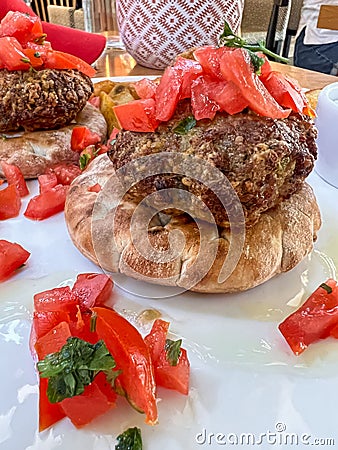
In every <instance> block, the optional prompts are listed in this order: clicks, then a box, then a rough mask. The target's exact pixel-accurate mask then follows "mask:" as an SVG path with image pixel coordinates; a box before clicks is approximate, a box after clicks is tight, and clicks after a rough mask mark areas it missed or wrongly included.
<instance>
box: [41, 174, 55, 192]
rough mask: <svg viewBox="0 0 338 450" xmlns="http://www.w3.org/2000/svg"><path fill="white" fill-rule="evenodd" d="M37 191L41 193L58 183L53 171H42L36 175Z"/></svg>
mask: <svg viewBox="0 0 338 450" xmlns="http://www.w3.org/2000/svg"><path fill="white" fill-rule="evenodd" d="M38 183H39V191H40V194H43V193H44V192H46V191H49V190H50V189H52V188H54V187H55V186H56V185H57V184H58V179H57V177H56V175H55V173H54V172H50V173H44V174H42V175H39V176H38Z"/></svg>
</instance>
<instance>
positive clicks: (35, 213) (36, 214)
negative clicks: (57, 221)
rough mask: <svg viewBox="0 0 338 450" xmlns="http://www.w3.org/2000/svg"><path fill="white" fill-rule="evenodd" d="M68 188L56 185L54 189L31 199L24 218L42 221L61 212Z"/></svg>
mask: <svg viewBox="0 0 338 450" xmlns="http://www.w3.org/2000/svg"><path fill="white" fill-rule="evenodd" d="M68 189H69V186H62V185H60V184H58V185H57V186H55V187H54V188H51V189H50V190H48V191H46V192H43V193H42V194H39V195H36V196H35V197H33V198H31V199H30V201H29V203H28V206H27V209H26V211H25V212H24V215H25V217H27V218H28V219H32V220H44V219H47V218H48V217H50V216H53V215H54V214H57V213H59V212H61V211H63V209H64V207H65V202H66V195H67V191H68Z"/></svg>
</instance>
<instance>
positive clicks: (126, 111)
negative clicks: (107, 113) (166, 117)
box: [114, 98, 159, 132]
mask: <svg viewBox="0 0 338 450" xmlns="http://www.w3.org/2000/svg"><path fill="white" fill-rule="evenodd" d="M114 112H115V114H116V117H117V120H118V121H119V124H120V125H121V128H124V129H125V130H129V131H139V132H148V131H155V130H156V128H157V127H158V125H159V121H158V120H157V119H156V117H155V100H154V99H152V98H148V99H145V100H134V101H131V102H129V103H124V104H122V105H117V106H114Z"/></svg>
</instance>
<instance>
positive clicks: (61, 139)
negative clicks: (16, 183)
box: [0, 103, 107, 179]
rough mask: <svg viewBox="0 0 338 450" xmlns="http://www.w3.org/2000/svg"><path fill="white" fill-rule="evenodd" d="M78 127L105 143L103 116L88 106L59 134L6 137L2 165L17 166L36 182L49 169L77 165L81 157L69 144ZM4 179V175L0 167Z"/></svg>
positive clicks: (1, 143) (0, 152)
mask: <svg viewBox="0 0 338 450" xmlns="http://www.w3.org/2000/svg"><path fill="white" fill-rule="evenodd" d="M78 125H81V126H86V127H88V128H89V129H90V130H91V131H93V132H95V133H98V134H99V135H100V136H101V137H102V139H105V138H106V134H107V124H106V121H105V119H104V117H103V115H102V114H101V113H100V111H99V110H98V109H96V108H95V107H94V106H92V105H91V104H89V103H87V105H86V106H85V107H84V109H83V110H82V111H81V112H80V113H79V114H78V116H77V117H76V120H75V122H74V123H72V124H70V125H68V126H66V127H63V128H59V129H57V130H45V131H32V132H22V133H18V132H13V133H4V134H3V135H2V136H3V139H0V161H5V162H7V163H8V164H15V165H16V166H18V167H19V168H20V169H21V172H22V173H23V176H24V177H25V178H26V179H29V178H36V177H37V176H38V175H41V174H42V173H44V172H45V171H46V169H47V168H48V167H51V166H54V165H55V164H57V163H60V162H67V163H69V162H74V163H76V162H77V161H78V160H79V154H78V153H76V152H73V151H72V149H71V148H70V140H71V135H72V130H73V128H74V127H75V126H78ZM6 136H8V138H7V137H6ZM11 136H13V137H11ZM1 176H4V175H3V173H2V171H1V165H0V177H1Z"/></svg>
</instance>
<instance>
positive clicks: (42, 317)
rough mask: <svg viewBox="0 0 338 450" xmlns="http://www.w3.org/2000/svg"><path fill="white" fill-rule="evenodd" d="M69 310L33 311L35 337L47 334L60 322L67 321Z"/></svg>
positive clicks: (38, 337)
mask: <svg viewBox="0 0 338 450" xmlns="http://www.w3.org/2000/svg"><path fill="white" fill-rule="evenodd" d="M69 320H70V317H69V312H67V311H62V310H61V309H60V310H59V311H34V313H33V328H34V332H35V339H36V340H37V339H40V337H42V336H44V335H45V334H47V333H48V332H49V331H51V330H52V329H53V328H55V327H56V326H57V325H58V324H59V323H60V322H69Z"/></svg>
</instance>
